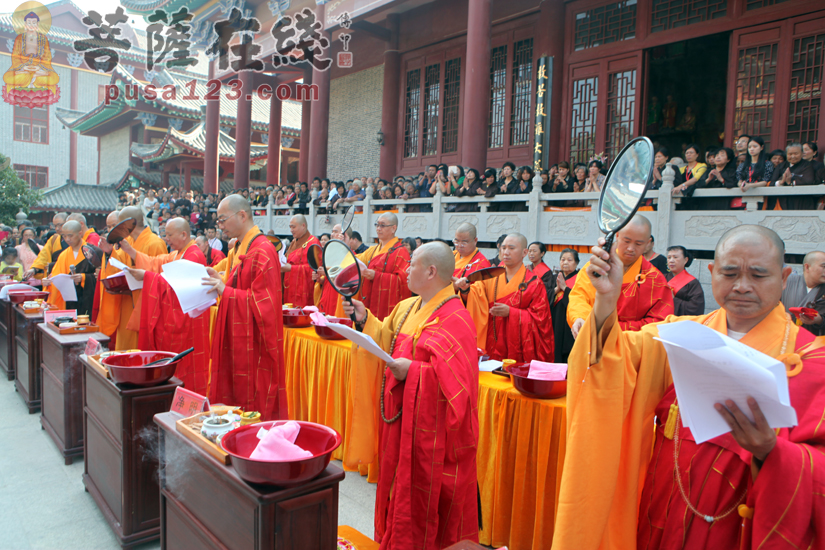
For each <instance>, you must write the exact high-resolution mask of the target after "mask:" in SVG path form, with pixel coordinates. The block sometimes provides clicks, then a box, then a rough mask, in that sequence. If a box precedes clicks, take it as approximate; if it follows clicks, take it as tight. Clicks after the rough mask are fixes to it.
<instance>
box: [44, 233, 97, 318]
mask: <svg viewBox="0 0 825 550" xmlns="http://www.w3.org/2000/svg"><path fill="white" fill-rule="evenodd" d="M84 244H86V243H85V241H84V242H82V243H81V246H82V245H84ZM70 266H75V270H76V273H79V274H81V275H82V276H83V280H82V281H81V283H80V284H79V285H75V292H76V293H77V300H76V301H72V302H66V301H65V300H64V299H63V295H62V294H60V291H59V290H57V287H56V286H55V285H49V286H47V287H46V288H47V289H48V291H49V298H48V300H47V301H48V303H49V304H51V305H52V306H53V307H54V308H56V309H76V310H77V314H78V315H91V313H92V306H93V303H94V289H95V275H94V268H93V267H92V266H91V265H90V264H89V262H88V260H86V256H84V255H83V250H82V249H80V248H78V250H77V254H75V253H74V251H73V250H72V248H71V247H68V248H66V249H65V250H64V251H63V252H61V253H60V255H59V256H58V257H57V261H56V262H55V264H54V267H53V268H52V271H51V273H50V274H49V276H50V277H53V276H55V275H59V274H65V275H71V269H70Z"/></svg>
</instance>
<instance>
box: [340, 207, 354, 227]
mask: <svg viewBox="0 0 825 550" xmlns="http://www.w3.org/2000/svg"><path fill="white" fill-rule="evenodd" d="M354 217H355V207H354V206H350V207H349V208H348V209H347V211H346V212H344V218H343V219H342V220H341V233H346V232H347V229H349V226H351V225H352V219H353V218H354Z"/></svg>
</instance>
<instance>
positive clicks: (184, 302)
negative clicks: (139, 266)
mask: <svg viewBox="0 0 825 550" xmlns="http://www.w3.org/2000/svg"><path fill="white" fill-rule="evenodd" d="M161 269H163V274H162V275H161V276H162V277H163V278H164V279H166V282H167V283H169V286H171V287H172V290H174V291H175V294H176V295H177V297H178V302H180V307H181V310H183V312H184V313H189V312H190V311H191V312H194V311H197V310H200V311H201V312H203V311H206V309H207V308H208V307H209V306H211V305H214V304H216V303H217V298H218V294H217V292H213V291H211V289H210V288H209V287H208V286H204V285H203V284H202V283H203V281H202V280H201V279H203V278H205V277H208V276H209V275H208V274H207V273H206V266H204V265H202V264H198V263H195V262H190V261H189V260H176V261H174V262H169V263H168V264H163V266H162V268H161Z"/></svg>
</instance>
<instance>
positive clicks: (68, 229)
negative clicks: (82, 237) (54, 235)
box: [63, 220, 81, 233]
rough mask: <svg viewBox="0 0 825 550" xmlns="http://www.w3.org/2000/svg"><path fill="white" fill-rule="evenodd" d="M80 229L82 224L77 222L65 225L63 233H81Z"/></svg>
mask: <svg viewBox="0 0 825 550" xmlns="http://www.w3.org/2000/svg"><path fill="white" fill-rule="evenodd" d="M80 229H81V227H80V223H79V222H77V221H75V220H72V221H68V222H66V223H64V224H63V233H79V232H80Z"/></svg>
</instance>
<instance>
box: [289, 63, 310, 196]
mask: <svg viewBox="0 0 825 550" xmlns="http://www.w3.org/2000/svg"><path fill="white" fill-rule="evenodd" d="M304 84H312V71H311V70H306V69H305V70H304ZM312 104H313V102H312V101H306V100H305V101H302V102H301V144H300V146H299V147H300V150H299V151H298V181H307V180H308V179H309V177H308V176H309V138H310V136H311V134H312V132H311V131H310V121H311V118H312ZM290 183H295V182H294V181H293V182H290Z"/></svg>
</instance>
